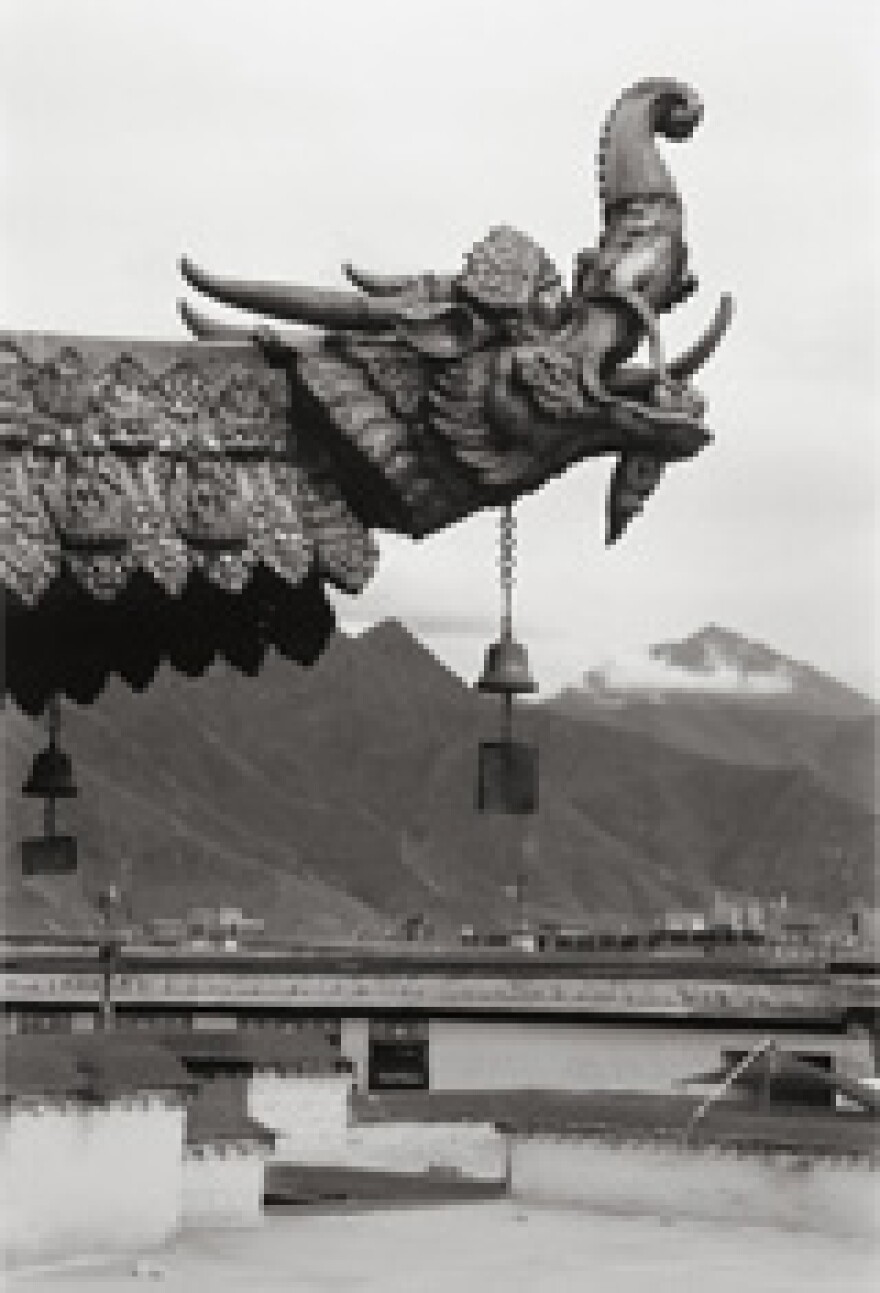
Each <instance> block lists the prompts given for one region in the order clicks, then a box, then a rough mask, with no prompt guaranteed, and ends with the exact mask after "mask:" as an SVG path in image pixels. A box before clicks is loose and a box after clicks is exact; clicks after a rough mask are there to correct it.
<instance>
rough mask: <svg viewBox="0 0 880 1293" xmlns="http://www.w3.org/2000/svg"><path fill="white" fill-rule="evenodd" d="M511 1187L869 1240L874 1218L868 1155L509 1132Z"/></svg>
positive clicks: (592, 1203)
mask: <svg viewBox="0 0 880 1293" xmlns="http://www.w3.org/2000/svg"><path fill="white" fill-rule="evenodd" d="M510 1187H511V1194H512V1195H513V1197H514V1198H519V1199H523V1200H529V1201H541V1202H547V1203H553V1204H573V1205H580V1206H582V1207H584V1208H586V1209H589V1210H590V1211H593V1212H609V1213H615V1214H626V1213H633V1214H642V1215H651V1216H658V1217H681V1216H685V1217H690V1218H695V1219H698V1220H704V1221H713V1222H718V1221H721V1222H730V1223H731V1224H735V1225H770V1226H774V1227H777V1228H780V1227H781V1228H794V1229H806V1230H816V1231H821V1232H822V1233H826V1234H828V1233H830V1234H837V1235H841V1236H852V1237H855V1236H859V1237H862V1238H864V1237H868V1238H876V1236H877V1234H878V1218H880V1172H878V1170H877V1169H876V1167H872V1166H871V1165H870V1164H869V1162H868V1160H867V1158H865V1159H862V1158H859V1159H858V1160H857V1161H854V1160H851V1159H850V1160H848V1159H846V1158H839V1159H833V1158H829V1157H812V1156H811V1157H807V1156H806V1155H803V1154H792V1153H771V1152H767V1153H757V1152H751V1151H750V1152H748V1153H744V1152H742V1151H739V1152H737V1151H732V1150H720V1149H717V1148H714V1147H690V1148H686V1147H684V1146H682V1145H680V1144H676V1143H671V1142H666V1143H664V1142H662V1141H656V1142H652V1141H647V1142H639V1143H635V1142H628V1143H627V1142H624V1143H614V1142H611V1141H609V1140H602V1139H598V1138H595V1139H593V1138H583V1139H574V1138H557V1137H550V1136H528V1137H520V1136H514V1137H513V1138H512V1141H511V1145H510Z"/></svg>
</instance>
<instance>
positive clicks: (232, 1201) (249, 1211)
mask: <svg viewBox="0 0 880 1293" xmlns="http://www.w3.org/2000/svg"><path fill="white" fill-rule="evenodd" d="M262 1204H263V1155H262V1153H261V1152H260V1150H259V1149H257V1148H256V1147H254V1148H249V1149H242V1150H239V1149H238V1148H237V1147H233V1146H230V1147H227V1148H225V1149H221V1148H217V1147H214V1146H210V1145H208V1146H204V1147H203V1148H202V1149H201V1150H200V1151H199V1152H197V1153H193V1152H192V1150H189V1149H188V1150H187V1152H186V1154H185V1156H184V1160H183V1209H182V1222H183V1225H184V1227H186V1228H188V1229H196V1228H203V1227H212V1228H214V1227H224V1228H228V1227H239V1226H257V1225H259V1224H260V1222H261V1221H262V1217H263V1208H262Z"/></svg>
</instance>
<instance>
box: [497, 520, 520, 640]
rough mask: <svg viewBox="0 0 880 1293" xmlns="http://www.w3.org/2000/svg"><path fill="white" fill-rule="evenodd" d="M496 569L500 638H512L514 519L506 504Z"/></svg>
mask: <svg viewBox="0 0 880 1293" xmlns="http://www.w3.org/2000/svg"><path fill="white" fill-rule="evenodd" d="M498 537H499V543H498V569H499V574H500V584H501V636H502V637H503V638H507V639H509V638H512V637H513V585H514V583H515V582H516V518H515V517H514V515H513V504H512V503H506V504H505V505H504V507H503V508H502V511H501V519H500V522H499V527H498Z"/></svg>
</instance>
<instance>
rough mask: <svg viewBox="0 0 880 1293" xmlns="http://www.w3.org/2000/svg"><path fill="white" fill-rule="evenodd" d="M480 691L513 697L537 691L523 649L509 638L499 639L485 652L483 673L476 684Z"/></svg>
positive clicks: (526, 655)
mask: <svg viewBox="0 0 880 1293" xmlns="http://www.w3.org/2000/svg"><path fill="white" fill-rule="evenodd" d="M477 687H478V689H479V690H480V691H489V692H495V693H497V694H498V695H504V696H513V695H517V694H520V693H526V692H533V691H537V690H538V684H537V683H536V682H535V680H534V678H533V677H532V674H531V670H530V669H529V657H528V654H527V652H526V649H525V647H524V646H523V645H522V644H521V643H519V642H514V640H513V638H511V637H501V638H499V640H498V641H497V642H493V643H492V645H491V646H490V647H489V648H488V650H487V651H486V656H485V660H484V662H483V672H482V674H481V675H480V680H479V682H478V683H477Z"/></svg>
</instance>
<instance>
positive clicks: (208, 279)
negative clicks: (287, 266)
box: [180, 256, 401, 331]
mask: <svg viewBox="0 0 880 1293" xmlns="http://www.w3.org/2000/svg"><path fill="white" fill-rule="evenodd" d="M180 273H181V275H182V276H183V278H184V280H185V282H187V283H188V284H189V286H190V287H192V288H195V290H196V291H197V292H201V293H202V294H203V295H205V296H210V297H211V298H212V299H213V300H215V301H220V302H221V303H222V304H223V305H234V306H237V307H238V308H239V309H241V310H250V311H252V312H254V313H256V314H263V315H268V316H269V317H270V318H273V319H282V320H284V321H285V322H287V323H307V324H312V325H313V326H315V327H322V328H341V329H352V330H358V329H364V330H370V331H383V330H386V329H390V328H393V327H395V325H396V324H398V323H400V322H401V308H400V305H399V303H397V302H393V301H390V300H384V299H383V298H381V297H379V298H376V297H371V296H362V295H361V294H360V293H358V292H344V291H339V290H337V289H334V288H323V287H298V286H295V285H293V284H283V283H250V282H245V281H243V280H240V279H233V278H218V277H216V276H215V275H213V274H208V273H206V272H205V271H204V270H202V269H199V267H198V266H197V265H195V264H193V262H192V261H191V260H190V259H189V257H188V256H182V257H181V259H180Z"/></svg>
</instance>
